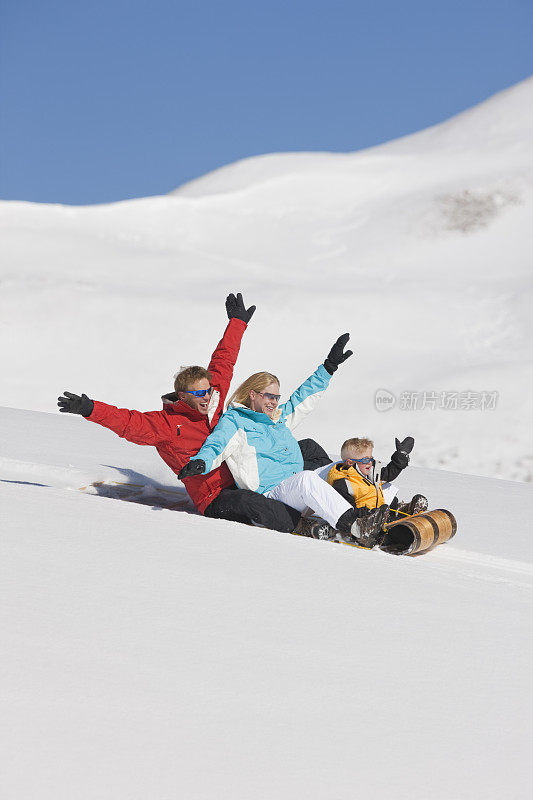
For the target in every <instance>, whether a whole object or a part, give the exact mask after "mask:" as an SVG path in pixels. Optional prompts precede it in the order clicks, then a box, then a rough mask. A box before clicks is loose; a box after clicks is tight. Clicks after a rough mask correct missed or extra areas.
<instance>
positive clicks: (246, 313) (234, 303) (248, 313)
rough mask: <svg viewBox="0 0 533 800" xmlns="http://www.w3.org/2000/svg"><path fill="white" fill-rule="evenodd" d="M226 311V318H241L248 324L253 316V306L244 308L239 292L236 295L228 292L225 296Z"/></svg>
mask: <svg viewBox="0 0 533 800" xmlns="http://www.w3.org/2000/svg"><path fill="white" fill-rule="evenodd" d="M226 311H227V312H228V319H242V321H243V322H246V324H248V323H249V322H250V320H251V319H252V317H253V314H254V311H255V306H250V308H245V307H244V300H243V299H242V294H241V293H240V292H239V294H238V295H237V297H235V295H234V294H228V296H227V297H226Z"/></svg>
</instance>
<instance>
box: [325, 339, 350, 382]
mask: <svg viewBox="0 0 533 800" xmlns="http://www.w3.org/2000/svg"><path fill="white" fill-rule="evenodd" d="M349 338H350V334H349V333H343V335H342V336H339V338H338V339H337V341H336V342H335V344H334V345H333V347H332V348H331V350H330V351H329V353H328V356H327V358H326V360H325V361H324V366H325V368H326V369H327V371H328V372H329V374H330V375H333V373H334V372H335V371H336V370H337V369H338V368H339V364H342V363H343V362H344V361H346V359H347V358H350V356H353V351H352V350H347V351H346V352H344V348H345V347H346V343H347V342H348V339H349Z"/></svg>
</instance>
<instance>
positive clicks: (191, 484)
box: [86, 318, 246, 514]
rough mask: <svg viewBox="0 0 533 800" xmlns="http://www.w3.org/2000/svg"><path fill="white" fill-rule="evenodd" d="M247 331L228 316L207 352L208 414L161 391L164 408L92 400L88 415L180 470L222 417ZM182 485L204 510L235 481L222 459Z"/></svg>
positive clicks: (173, 395)
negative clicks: (131, 407) (133, 407)
mask: <svg viewBox="0 0 533 800" xmlns="http://www.w3.org/2000/svg"><path fill="white" fill-rule="evenodd" d="M245 330H246V323H245V322H243V321H242V320H240V319H235V318H234V319H230V321H229V323H228V326H227V328H226V330H225V331H224V335H223V337H222V339H221V340H220V342H219V343H218V345H217V347H216V350H215V352H214V353H213V355H212V356H211V361H210V362H209V366H208V370H209V372H210V373H211V375H212V378H211V385H212V386H213V388H214V391H213V393H212V395H211V400H210V402H209V407H208V413H207V414H200V412H199V411H195V410H194V409H192V408H191V407H190V406H188V405H187V404H186V403H183V402H182V401H181V400H178V397H177V395H176V394H175V393H174V392H172V393H171V394H167V395H163V397H162V400H163V410H162V411H147V412H141V411H130V410H129V409H127V408H117V407H116V406H110V405H107V403H100V402H99V401H98V400H95V401H94V409H93V411H92V413H91V415H90V417H86V419H88V420H90V421H91V422H97V423H98V424H99V425H103V427H104V428H109V430H112V431H114V432H115V433H116V434H118V435H119V436H121V437H122V438H123V439H127V440H128V441H129V442H133V443H134V444H145V445H152V447H155V448H156V449H157V452H158V453H159V455H160V456H161V458H162V459H163V461H164V462H165V463H166V464H168V466H169V467H170V469H171V470H172V471H173V472H175V473H176V475H177V474H178V472H179V471H180V469H181V468H182V467H183V466H185V464H187V463H188V462H189V461H190V460H191V458H192V457H193V456H195V455H196V453H197V452H198V450H199V449H200V447H201V446H202V445H203V443H204V442H205V440H206V439H207V437H208V436H209V434H210V433H211V432H212V431H213V429H214V427H215V425H216V424H217V422H218V421H219V419H220V415H221V414H222V412H223V410H224V401H225V399H226V395H227V394H228V391H229V387H230V383H231V379H232V377H233V368H234V366H235V362H236V361H237V356H238V355H239V348H240V346H241V339H242V335H243V333H244V331H245ZM184 484H185V488H186V489H187V492H188V493H189V496H190V498H191V500H192V501H193V503H194V504H195V506H196V507H197V509H198V511H200V513H202V514H203V513H204V511H205V509H206V508H207V506H208V505H209V504H210V503H211V502H212V501H213V500H214V499H215V497H216V496H217V495H218V494H219V493H220V492H221V491H222V489H225V488H226V487H228V486H233V485H234V480H233V477H232V475H231V473H230V471H229V469H228V468H227V466H226V463H225V462H223V463H222V465H221V466H220V467H219V468H218V469H214V470H213V471H212V472H210V473H209V474H208V475H195V476H193V477H192V478H186V479H185V481H184Z"/></svg>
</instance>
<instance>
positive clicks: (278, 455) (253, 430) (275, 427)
mask: <svg viewBox="0 0 533 800" xmlns="http://www.w3.org/2000/svg"><path fill="white" fill-rule="evenodd" d="M330 380H331V375H330V374H329V372H328V371H327V370H326V368H325V367H324V365H323V364H321V365H320V366H319V367H318V369H317V370H316V371H315V372H313V374H312V375H311V376H310V377H309V378H307V380H306V381H304V383H302V385H301V386H300V387H299V388H298V389H296V391H295V392H293V393H292V394H291V396H290V398H289V400H288V401H287V402H286V403H283V404H282V405H281V406H279V407H278V408H277V409H276V413H275V418H274V419H271V418H270V417H269V416H268V414H264V413H263V412H260V411H252V409H251V408H247V407H246V406H243V405H242V404H241V403H232V404H231V406H230V407H229V409H228V410H227V411H226V413H225V414H223V415H222V416H221V418H220V421H219V423H218V425H217V426H216V428H215V430H214V431H213V433H212V434H210V436H208V437H207V439H206V440H205V442H204V444H203V446H202V448H201V449H200V450H199V451H198V453H197V454H196V455H195V456H194V459H195V460H196V459H202V460H203V461H205V465H206V466H205V472H206V473H207V472H211V470H213V469H216V468H217V467H219V466H220V465H221V463H222V462H223V461H225V462H226V463H227V466H228V467H229V470H230V472H231V474H232V475H233V479H234V480H235V483H236V484H237V486H238V487H239V489H252V490H253V491H254V492H259V493H260V494H264V493H265V492H268V491H269V489H273V488H274V486H277V485H278V483H281V481H283V480H285V478H289V477H290V476H291V475H294V474H296V473H297V472H301V471H302V470H303V468H304V462H303V458H302V454H301V452H300V447H299V445H298V442H297V441H296V439H295V438H294V436H293V435H292V433H291V431H292V430H294V428H296V426H297V425H299V424H300V422H301V421H302V419H303V418H304V417H305V416H306V415H307V414H309V412H310V411H312V410H313V409H314V408H315V406H316V404H317V403H318V401H319V400H320V398H321V397H322V395H323V394H324V392H325V390H326V389H327V388H328V385H329V382H330Z"/></svg>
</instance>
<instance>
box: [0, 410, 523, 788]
mask: <svg viewBox="0 0 533 800" xmlns="http://www.w3.org/2000/svg"><path fill="white" fill-rule="evenodd" d="M0 440H1V441H2V455H1V457H0V509H1V512H0V513H1V516H2V531H1V537H0V542H1V548H2V552H1V555H0V569H1V571H2V575H1V580H0V593H1V602H0V608H1V609H2V628H1V629H2V657H1V664H2V679H1V681H0V686H1V694H2V701H1V705H2V732H3V736H2V753H3V758H2V769H1V771H0V788H1V794H2V797H3V798H6V799H8V800H30V798H31V800H33V798H37V797H38V798H39V800H52V798H53V800H71V798H73V797H75V798H76V799H77V800H126V798H127V800H146V798H150V799H151V800H166V798H175V797H178V796H179V797H187V798H189V799H190V800H211V798H214V797H216V798H220V799H221V800H236V799H238V800H247V798H254V800H271V798H274V797H275V798H279V799H280V800H281V799H282V798H287V799H288V798H295V797H306V798H311V799H312V800H330V798H335V799H336V800H337V799H338V800H352V798H353V797H365V798H366V797H368V798H375V799H376V800H377V799H378V798H379V799H380V800H381V798H383V800H390V798H394V800H404V798H405V800H407V799H409V800H426V798H428V797H431V798H433V800H450V798H459V797H460V798H469V799H470V798H472V799H473V798H475V799H476V800H477V798H484V800H492V798H494V800H501V798H502V797H506V798H525V797H527V796H528V793H529V783H530V777H529V741H530V734H531V731H530V721H531V711H532V709H531V708H530V707H529V706H528V703H527V697H528V687H529V685H530V681H531V677H530V674H531V668H530V663H531V656H532V655H533V652H532V648H531V640H530V625H529V620H530V613H531V600H532V596H533V595H532V588H533V547H532V539H531V536H530V535H529V527H530V526H528V525H527V524H526V523H525V520H527V519H530V518H531V516H532V515H533V487H531V485H529V484H525V483H512V482H508V481H503V480H491V479H487V478H485V479H482V478H475V477H469V476H465V475H459V474H455V473H450V472H443V471H438V470H430V469H423V468H413V469H410V470H408V471H407V472H406V473H405V476H404V477H403V478H402V479H401V483H402V491H403V492H404V493H405V494H409V492H412V491H413V490H414V489H423V490H424V491H425V492H426V493H427V494H428V496H429V498H430V501H431V504H432V505H433V506H441V507H442V506H444V507H448V508H450V509H451V510H453V511H454V513H455V514H456V516H457V518H458V521H459V529H458V533H457V535H456V537H455V538H454V539H453V540H452V541H451V542H450V543H448V544H447V545H444V546H442V547H440V548H437V550H435V551H433V552H431V553H428V554H426V555H423V556H420V557H417V558H399V557H394V556H388V555H386V554H384V553H381V552H364V551H360V550H354V549H351V548H345V547H341V546H338V545H335V544H329V543H324V542H316V541H312V540H308V539H302V538H300V537H294V536H291V535H288V534H279V533H274V532H271V531H264V530H259V529H255V528H248V527H245V526H240V525H237V524H233V523H229V522H223V521H213V520H207V519H203V518H201V517H199V516H197V515H196V514H194V513H188V509H187V508H186V507H184V508H183V510H169V509H168V508H165V507H164V506H165V505H168V499H169V495H166V494H165V491H163V490H166V491H168V492H171V493H172V497H171V501H172V502H175V501H176V502H178V503H179V501H180V499H183V495H182V493H181V492H180V490H179V489H177V484H176V482H175V480H174V478H173V476H172V475H171V473H169V472H168V471H167V470H166V467H165V465H164V464H163V463H162V462H161V461H160V460H159V459H158V458H157V456H156V454H155V451H153V450H152V449H151V448H147V447H136V446H134V445H131V444H128V443H127V442H124V441H123V440H120V439H118V438H117V437H115V436H114V435H113V434H111V433H110V432H108V431H105V430H103V429H102V428H100V427H98V426H96V425H92V424H91V423H89V422H86V421H84V420H82V419H80V418H74V417H68V416H63V415H62V416H59V415H58V414H43V413H38V412H30V411H21V410H17V409H0ZM101 481H106V482H107V484H106V485H107V491H106V490H104V489H103V488H102V487H96V488H93V489H92V490H90V491H92V492H93V496H91V495H90V494H89V490H87V488H83V487H87V486H88V485H90V484H91V483H93V482H101ZM124 483H127V484H130V485H131V484H144V485H146V486H147V488H146V490H145V492H144V495H143V496H141V497H140V498H137V499H140V500H141V502H135V500H132V496H131V495H130V496H128V495H126V498H127V499H129V502H122V501H121V499H120V497H121V496H122V497H124V494H123V493H122V494H121V490H122V489H123V488H124V487H123V484H124ZM80 489H82V491H79V490H80ZM158 492H159V495H158ZM106 495H107V496H106ZM159 498H163V499H162V503H161V505H160V504H159Z"/></svg>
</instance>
